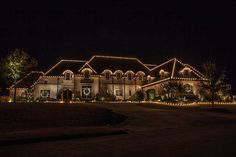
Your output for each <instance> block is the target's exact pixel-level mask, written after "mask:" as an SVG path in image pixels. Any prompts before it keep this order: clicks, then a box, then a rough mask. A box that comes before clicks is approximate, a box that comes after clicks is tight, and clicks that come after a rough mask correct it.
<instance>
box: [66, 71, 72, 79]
mask: <svg viewBox="0 0 236 157" xmlns="http://www.w3.org/2000/svg"><path fill="white" fill-rule="evenodd" d="M65 79H66V80H71V74H70V73H68V72H67V73H65Z"/></svg>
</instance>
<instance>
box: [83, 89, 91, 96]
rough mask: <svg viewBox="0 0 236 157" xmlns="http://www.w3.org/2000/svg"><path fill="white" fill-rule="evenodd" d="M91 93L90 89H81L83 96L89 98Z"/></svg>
mask: <svg viewBox="0 0 236 157" xmlns="http://www.w3.org/2000/svg"><path fill="white" fill-rule="evenodd" d="M90 93H91V89H90V88H84V89H83V94H84V95H86V96H89V95H90Z"/></svg>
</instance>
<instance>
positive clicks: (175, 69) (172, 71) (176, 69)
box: [150, 58, 205, 80]
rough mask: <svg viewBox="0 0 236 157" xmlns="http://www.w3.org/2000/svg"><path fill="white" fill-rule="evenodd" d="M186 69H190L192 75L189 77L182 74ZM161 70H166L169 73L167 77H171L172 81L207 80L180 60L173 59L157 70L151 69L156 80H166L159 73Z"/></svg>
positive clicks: (157, 67)
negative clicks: (187, 79) (186, 79)
mask: <svg viewBox="0 0 236 157" xmlns="http://www.w3.org/2000/svg"><path fill="white" fill-rule="evenodd" d="M184 68H188V69H190V73H189V74H188V75H186V76H185V75H182V74H181V73H180V71H181V70H183V69H184ZM160 70H164V71H166V72H169V75H168V76H167V77H170V78H171V79H175V78H177V79H185V78H192V79H205V78H204V75H203V74H202V73H200V72H199V71H198V70H196V69H195V68H193V67H192V66H190V65H189V64H184V63H182V62H181V61H180V60H178V59H176V58H172V59H170V60H168V61H166V62H164V63H162V64H160V65H158V66H156V67H155V68H153V69H151V71H150V75H151V76H154V77H156V80H160V79H164V78H160V75H159V72H160Z"/></svg>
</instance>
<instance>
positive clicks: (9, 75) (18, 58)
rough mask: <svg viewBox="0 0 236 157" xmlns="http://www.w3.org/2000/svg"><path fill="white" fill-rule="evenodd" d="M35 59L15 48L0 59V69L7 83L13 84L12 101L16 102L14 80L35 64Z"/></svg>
mask: <svg viewBox="0 0 236 157" xmlns="http://www.w3.org/2000/svg"><path fill="white" fill-rule="evenodd" d="M37 64H38V63H37V61H36V59H34V58H31V57H30V56H29V55H28V54H27V53H26V52H24V51H22V50H20V49H15V50H13V51H11V52H10V54H9V55H7V56H6V57H5V58H2V59H1V63H0V65H1V71H2V75H3V77H4V78H5V79H7V82H8V83H13V84H14V103H15V102H16V82H17V81H18V80H19V79H20V78H21V77H22V76H24V75H25V74H26V73H28V72H29V71H30V70H32V69H33V68H35V67H36V66H37Z"/></svg>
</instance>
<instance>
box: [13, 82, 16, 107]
mask: <svg viewBox="0 0 236 157" xmlns="http://www.w3.org/2000/svg"><path fill="white" fill-rule="evenodd" d="M13 102H14V103H16V81H14V98H13Z"/></svg>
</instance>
